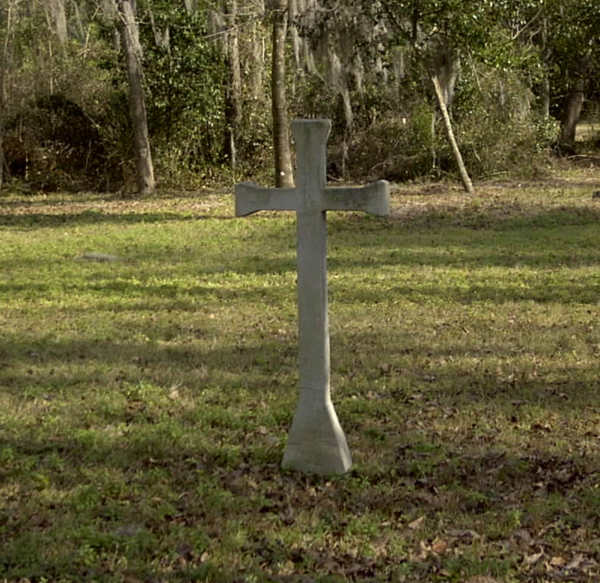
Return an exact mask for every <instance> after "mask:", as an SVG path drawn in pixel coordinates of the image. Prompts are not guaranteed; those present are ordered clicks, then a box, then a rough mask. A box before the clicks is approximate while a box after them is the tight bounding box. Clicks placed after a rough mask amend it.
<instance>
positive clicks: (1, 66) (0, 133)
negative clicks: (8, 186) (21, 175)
mask: <svg viewBox="0 0 600 583" xmlns="http://www.w3.org/2000/svg"><path fill="white" fill-rule="evenodd" d="M13 8H14V6H13V2H12V0H8V4H7V6H6V8H5V10H6V16H5V17H4V18H2V20H4V22H5V29H4V35H3V36H4V38H3V42H2V47H1V48H2V52H1V53H0V191H1V190H2V188H3V187H4V169H5V166H6V159H5V156H4V125H5V123H6V120H5V118H6V104H7V95H6V94H7V88H6V77H7V70H8V67H9V61H10V57H9V55H10V46H11V45H10V41H11V36H12V25H13V20H14V18H13V16H14V15H13ZM2 16H4V15H2V14H1V12H0V17H2ZM0 22H1V20H0Z"/></svg>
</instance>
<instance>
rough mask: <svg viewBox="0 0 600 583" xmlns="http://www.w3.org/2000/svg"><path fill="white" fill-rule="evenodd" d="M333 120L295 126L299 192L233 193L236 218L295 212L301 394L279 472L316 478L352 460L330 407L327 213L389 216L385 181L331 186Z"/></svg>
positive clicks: (248, 187) (244, 188)
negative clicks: (329, 160) (329, 156)
mask: <svg viewBox="0 0 600 583" xmlns="http://www.w3.org/2000/svg"><path fill="white" fill-rule="evenodd" d="M330 128H331V122H330V121H329V120H324V119H319V120H296V121H294V122H292V131H293V134H294V139H295V141H296V166H297V172H296V187H295V188H275V189H271V188H262V187H260V186H257V185H255V184H252V183H243V184H238V185H236V187H235V214H236V216H238V217H239V216H245V215H249V214H252V213H255V212H257V211H260V210H290V211H296V212H297V237H298V251H297V253H298V259H297V262H298V319H299V368H300V370H299V373H300V374H299V378H300V383H299V384H300V396H299V400H298V405H297V409H296V413H295V416H294V421H293V423H292V428H291V430H290V433H289V436H288V442H287V447H286V450H285V453H284V457H283V462H282V466H283V467H284V468H293V469H296V470H300V471H304V472H313V473H317V474H341V473H344V472H346V471H347V470H348V469H350V466H351V465H352V458H351V455H350V450H349V448H348V444H347V442H346V436H345V435H344V431H343V430H342V428H341V426H340V423H339V421H338V418H337V415H336V413H335V409H334V408H333V404H332V402H331V392H330V385H329V325H328V316H327V221H326V218H325V213H326V211H328V210H360V211H366V212H368V213H372V214H375V215H387V214H389V194H388V183H387V182H386V181H384V180H380V181H378V182H374V183H372V184H369V185H368V186H364V187H347V188H346V187H336V188H330V187H327V186H326V181H327V177H326V166H327V161H326V160H327V137H328V136H329V131H330Z"/></svg>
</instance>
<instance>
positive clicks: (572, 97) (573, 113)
mask: <svg viewBox="0 0 600 583" xmlns="http://www.w3.org/2000/svg"><path fill="white" fill-rule="evenodd" d="M583 101H584V80H583V78H579V79H577V81H575V85H574V86H573V88H572V89H571V91H570V92H569V96H568V97H567V103H566V106H565V113H564V116H563V120H562V127H561V130H560V144H561V145H562V146H567V147H569V148H572V147H573V146H574V144H575V132H576V130H577V122H579V118H580V117H581V111H582V109H583Z"/></svg>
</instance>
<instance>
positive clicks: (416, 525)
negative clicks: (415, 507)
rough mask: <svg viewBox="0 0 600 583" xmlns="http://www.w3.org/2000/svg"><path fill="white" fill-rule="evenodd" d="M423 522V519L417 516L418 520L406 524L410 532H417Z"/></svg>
mask: <svg viewBox="0 0 600 583" xmlns="http://www.w3.org/2000/svg"><path fill="white" fill-rule="evenodd" d="M424 522H425V517H424V516H419V518H417V519H416V520H413V521H412V522H409V523H408V528H410V529H411V530H417V529H419V528H421V527H422V526H423V523H424Z"/></svg>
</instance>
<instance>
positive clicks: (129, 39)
mask: <svg viewBox="0 0 600 583" xmlns="http://www.w3.org/2000/svg"><path fill="white" fill-rule="evenodd" d="M119 9H120V10H119V21H120V30H121V42H122V45H123V50H124V52H125V64H126V67H127V79H128V82H129V115H130V117H131V123H132V126H133V138H134V150H135V166H136V178H137V186H138V191H139V193H140V194H152V193H153V192H154V189H155V181H154V167H153V165H152V153H151V151H150V138H149V136H148V121H147V116H146V102H145V99H144V88H143V82H142V80H143V71H142V49H141V45H140V41H139V34H138V25H137V21H136V17H135V0H120V2H119Z"/></svg>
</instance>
